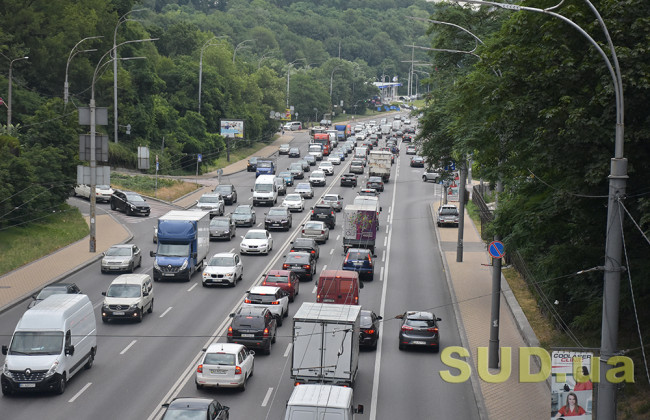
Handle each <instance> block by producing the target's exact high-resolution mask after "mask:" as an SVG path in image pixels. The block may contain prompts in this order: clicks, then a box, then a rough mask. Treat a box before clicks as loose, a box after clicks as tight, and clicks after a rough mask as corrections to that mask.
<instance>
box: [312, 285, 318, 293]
mask: <svg viewBox="0 0 650 420" xmlns="http://www.w3.org/2000/svg"><path fill="white" fill-rule="evenodd" d="M317 288H318V286H314V290H312V291H311V293H312V294H314V293H316V289H317Z"/></svg>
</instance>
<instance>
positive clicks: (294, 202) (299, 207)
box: [282, 194, 305, 212]
mask: <svg viewBox="0 0 650 420" xmlns="http://www.w3.org/2000/svg"><path fill="white" fill-rule="evenodd" d="M282 206H283V207H286V208H288V209H289V211H298V212H302V211H303V210H304V209H305V199H304V198H302V195H300V194H287V196H286V197H285V198H284V200H283V201H282Z"/></svg>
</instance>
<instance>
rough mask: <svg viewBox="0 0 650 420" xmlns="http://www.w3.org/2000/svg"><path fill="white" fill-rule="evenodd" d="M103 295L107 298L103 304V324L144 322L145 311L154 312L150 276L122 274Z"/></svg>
mask: <svg viewBox="0 0 650 420" xmlns="http://www.w3.org/2000/svg"><path fill="white" fill-rule="evenodd" d="M102 295H104V296H106V297H105V298H104V303H103V304H102V322H107V321H109V320H111V319H134V320H136V321H137V322H142V317H143V316H144V311H145V310H146V311H147V312H148V313H152V312H153V283H152V282H151V276H150V275H149V274H122V275H121V276H118V277H116V278H115V279H114V280H113V282H112V283H111V285H110V286H108V291H106V292H102Z"/></svg>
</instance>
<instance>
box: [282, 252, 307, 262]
mask: <svg viewBox="0 0 650 420" xmlns="http://www.w3.org/2000/svg"><path fill="white" fill-rule="evenodd" d="M310 258H311V256H309V255H303V254H299V253H297V252H290V253H289V255H287V258H286V259H285V260H284V262H285V263H299V264H309V260H310Z"/></svg>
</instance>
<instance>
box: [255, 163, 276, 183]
mask: <svg viewBox="0 0 650 420" xmlns="http://www.w3.org/2000/svg"><path fill="white" fill-rule="evenodd" d="M275 168H276V164H275V160H274V159H269V158H266V159H257V168H256V169H255V178H257V177H258V176H260V175H275Z"/></svg>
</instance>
